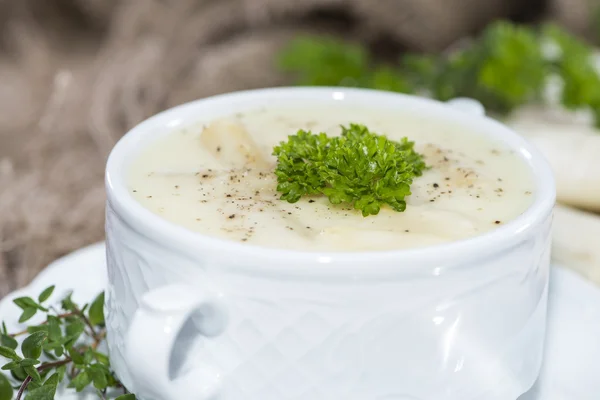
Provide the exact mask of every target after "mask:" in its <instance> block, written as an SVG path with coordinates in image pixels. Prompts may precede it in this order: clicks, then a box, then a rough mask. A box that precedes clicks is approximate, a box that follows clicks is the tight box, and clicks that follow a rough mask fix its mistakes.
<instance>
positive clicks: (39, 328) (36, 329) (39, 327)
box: [27, 325, 48, 333]
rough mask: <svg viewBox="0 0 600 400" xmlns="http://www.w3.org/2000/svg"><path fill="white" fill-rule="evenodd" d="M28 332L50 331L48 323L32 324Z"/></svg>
mask: <svg viewBox="0 0 600 400" xmlns="http://www.w3.org/2000/svg"><path fill="white" fill-rule="evenodd" d="M27 332H29V333H36V332H48V325H32V326H28V327H27Z"/></svg>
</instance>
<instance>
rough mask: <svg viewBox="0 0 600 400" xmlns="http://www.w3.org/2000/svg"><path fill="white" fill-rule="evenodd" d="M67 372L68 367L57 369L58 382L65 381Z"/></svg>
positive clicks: (62, 366) (63, 366)
mask: <svg viewBox="0 0 600 400" xmlns="http://www.w3.org/2000/svg"><path fill="white" fill-rule="evenodd" d="M66 372H67V366H66V365H61V366H60V367H58V368H56V373H57V374H58V381H59V382H62V380H63V379H65V374H66Z"/></svg>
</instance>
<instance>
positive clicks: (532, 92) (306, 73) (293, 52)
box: [278, 21, 600, 127]
mask: <svg viewBox="0 0 600 400" xmlns="http://www.w3.org/2000/svg"><path fill="white" fill-rule="evenodd" d="M549 50H552V51H549ZM278 63H279V66H280V68H281V69H282V70H283V71H286V72H290V73H293V74H295V76H296V77H297V79H298V80H297V82H298V83H299V84H301V85H319V86H356V87H365V88H372V89H380V90H390V91H395V92H401V93H409V94H419V95H426V96H430V97H433V98H435V99H438V100H442V101H445V100H448V99H451V98H454V97H471V98H474V99H476V100H478V101H480V102H481V103H482V104H483V105H484V106H485V107H486V109H488V110H489V111H490V112H492V113H495V114H498V115H506V114H508V113H510V112H511V111H513V110H514V109H516V108H518V107H520V106H522V105H525V104H529V103H544V102H545V99H544V93H545V90H546V88H547V87H548V83H549V80H550V79H551V77H553V76H555V77H558V78H559V81H560V84H561V88H560V102H561V104H562V105H563V106H564V107H565V108H567V109H570V110H591V112H592V113H593V114H594V115H595V116H596V124H597V125H598V126H599V127H600V74H599V72H598V70H597V68H596V65H595V61H594V57H593V48H592V47H591V46H590V45H588V44H587V43H586V42H584V41H582V40H580V39H579V38H577V37H576V36H574V35H572V34H570V33H568V32H567V31H566V30H564V29H563V28H561V27H559V26H557V25H554V24H552V23H545V24H542V25H540V26H538V27H533V26H524V25H518V24H513V23H511V22H507V21H499V22H495V23H492V24H490V25H489V26H488V27H487V28H486V29H485V30H484V31H483V32H482V33H481V34H480V35H479V36H477V37H475V38H473V39H472V40H470V41H468V42H466V43H465V44H464V45H458V46H455V48H454V49H453V50H449V51H448V52H444V53H442V54H412V53H408V54H404V55H402V56H401V57H400V59H399V61H398V63H397V64H394V65H385V64H380V63H377V62H376V60H374V59H373V57H371V56H370V54H369V52H368V50H367V48H366V47H362V46H360V45H358V44H356V43H353V44H348V43H347V42H345V41H343V40H339V39H333V38H325V39H324V38H323V37H303V38H298V39H296V40H294V41H292V42H290V43H289V45H288V46H287V47H285V48H284V49H283V50H282V52H281V54H280V55H279V58H278Z"/></svg>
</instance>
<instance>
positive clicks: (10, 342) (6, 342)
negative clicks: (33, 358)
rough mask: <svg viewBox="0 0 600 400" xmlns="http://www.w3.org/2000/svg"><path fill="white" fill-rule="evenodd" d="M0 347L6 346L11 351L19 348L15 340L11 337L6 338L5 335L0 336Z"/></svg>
mask: <svg viewBox="0 0 600 400" xmlns="http://www.w3.org/2000/svg"><path fill="white" fill-rule="evenodd" d="M0 345H1V346H6V347H8V348H10V349H13V350H14V349H16V348H17V347H19V343H18V342H17V340H16V339H15V338H13V337H11V336H8V335H7V334H5V333H4V334H2V335H1V336H0Z"/></svg>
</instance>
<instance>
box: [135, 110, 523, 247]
mask: <svg viewBox="0 0 600 400" xmlns="http://www.w3.org/2000/svg"><path fill="white" fill-rule="evenodd" d="M349 123H361V124H364V125H366V126H367V127H368V128H369V129H370V130H371V131H372V132H376V133H379V134H385V135H386V136H387V137H388V138H390V139H392V140H400V139H401V138H402V137H404V136H406V137H408V138H409V139H410V140H412V141H414V142H415V143H416V145H415V148H416V150H417V151H418V152H420V153H422V154H423V155H424V156H425V159H426V162H427V163H428V165H429V166H431V168H430V169H428V170H427V171H425V173H424V174H423V176H421V177H418V178H416V179H415V181H414V183H413V184H412V186H411V192H412V194H411V195H410V196H408V197H407V198H406V203H407V207H406V211H404V212H396V211H393V210H392V209H390V208H389V207H387V206H385V205H384V206H383V207H382V209H381V211H380V213H379V214H378V215H375V216H368V217H363V216H362V215H361V213H360V211H357V210H354V209H353V208H352V207H349V206H347V205H346V206H344V205H333V204H331V203H330V202H329V200H328V199H327V198H326V197H324V196H314V197H306V198H302V199H300V201H298V202H297V203H294V204H290V203H288V202H286V201H282V200H280V199H279V197H280V193H278V192H277V190H276V186H277V182H276V177H275V175H274V173H273V170H274V168H275V163H276V159H275V157H274V156H272V155H271V153H272V151H273V146H274V145H276V144H278V143H279V142H280V141H285V140H287V136H288V135H290V134H295V133H296V132H297V131H298V129H307V130H311V131H312V132H315V133H316V132H326V133H327V134H328V135H338V134H339V133H340V128H339V126H340V124H343V125H348V124H349ZM528 171H529V170H528V168H527V166H526V165H525V162H524V160H523V159H522V158H521V157H520V156H519V155H518V154H516V152H514V151H512V150H511V149H509V148H507V147H506V146H505V145H503V144H502V143H496V142H494V141H492V140H490V139H489V138H486V137H484V135H481V134H478V133H477V132H469V131H467V130H465V128H464V127H461V126H453V125H451V124H448V123H441V122H440V121H436V120H435V119H432V118H426V117H424V116H418V115H406V114H402V113H400V112H396V111H394V112H393V113H392V112H389V111H378V110H372V109H365V108H352V107H348V106H319V105H313V106H305V107H288V108H285V107H273V108H260V109H255V110H249V111H246V112H242V113H237V114H235V115H232V116H230V117H228V118H221V119H219V120H216V121H206V122H205V123H199V124H198V125H197V126H191V127H187V128H185V129H180V130H176V131H173V132H169V133H168V134H166V135H165V136H164V137H161V138H159V139H157V140H156V141H155V142H153V143H151V144H150V145H148V147H146V148H145V149H142V150H141V151H140V154H139V155H138V156H137V158H136V159H135V160H133V161H132V165H131V167H130V170H129V176H128V184H129V190H130V192H131V195H132V196H133V197H134V198H135V199H137V201H139V202H140V203H141V204H142V205H143V206H144V207H146V208H147V209H149V210H150V211H152V212H154V213H156V214H158V215H160V216H161V217H163V218H164V219H166V220H168V221H171V222H173V223H175V224H179V225H182V226H184V227H186V228H188V229H190V230H192V231H196V232H200V233H203V234H206V235H210V236H215V237H220V238H225V239H230V240H235V241H240V242H244V243H248V244H253V245H258V246H264V247H275V248H286V249H295V250H304V251H324V250H328V251H365V250H391V249H402V248H414V247H421V246H428V245H434V244H438V243H444V242H449V241H455V240H459V239H464V238H468V237H472V236H475V235H479V234H482V233H484V232H487V231H490V230H492V229H495V228H497V227H499V226H501V225H502V224H505V223H506V222H508V221H510V220H511V219H514V218H515V217H517V216H518V215H520V214H521V213H523V212H524V211H525V210H526V209H527V208H528V206H529V205H530V204H531V203H532V201H533V194H532V191H533V182H532V177H531V175H530V173H529V172H528Z"/></svg>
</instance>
